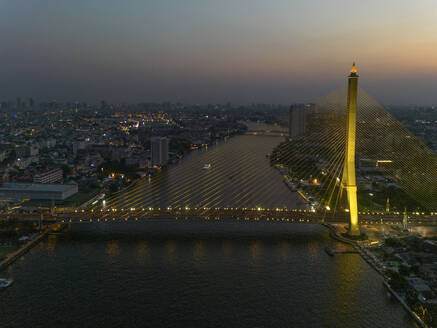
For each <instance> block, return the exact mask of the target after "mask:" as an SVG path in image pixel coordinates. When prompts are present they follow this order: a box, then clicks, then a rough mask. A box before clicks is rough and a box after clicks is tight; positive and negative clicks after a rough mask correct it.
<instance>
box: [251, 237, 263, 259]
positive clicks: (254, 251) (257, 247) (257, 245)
mask: <svg viewBox="0 0 437 328" xmlns="http://www.w3.org/2000/svg"><path fill="white" fill-rule="evenodd" d="M250 253H251V257H252V264H257V263H258V261H259V257H260V253H261V242H260V241H259V240H256V241H254V242H252V243H251V244H250Z"/></svg>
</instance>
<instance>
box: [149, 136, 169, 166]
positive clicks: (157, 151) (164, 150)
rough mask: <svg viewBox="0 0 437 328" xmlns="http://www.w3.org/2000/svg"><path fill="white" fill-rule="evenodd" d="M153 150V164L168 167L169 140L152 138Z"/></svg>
mask: <svg viewBox="0 0 437 328" xmlns="http://www.w3.org/2000/svg"><path fill="white" fill-rule="evenodd" d="M150 145H151V149H152V164H153V165H159V166H163V165H167V162H168V139H167V138H165V137H152V138H151V139H150Z"/></svg>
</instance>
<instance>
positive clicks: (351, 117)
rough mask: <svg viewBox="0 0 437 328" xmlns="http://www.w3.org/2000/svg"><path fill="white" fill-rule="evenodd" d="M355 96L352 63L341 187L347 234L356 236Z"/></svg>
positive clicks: (355, 83)
mask: <svg viewBox="0 0 437 328" xmlns="http://www.w3.org/2000/svg"><path fill="white" fill-rule="evenodd" d="M357 94H358V74H357V68H356V67H355V63H353V65H352V68H351V71H350V74H349V77H348V92H347V122H346V152H345V158H344V169H343V178H342V186H343V188H344V189H346V193H347V201H348V205H349V215H350V222H349V234H350V235H353V236H356V235H359V234H360V227H359V226H358V204H357V183H356V177H355V138H356V129H357V125H356V123H357Z"/></svg>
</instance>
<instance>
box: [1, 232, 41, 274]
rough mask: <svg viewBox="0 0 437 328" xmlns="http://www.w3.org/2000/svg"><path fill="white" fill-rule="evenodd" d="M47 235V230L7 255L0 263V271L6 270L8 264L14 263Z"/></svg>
mask: <svg viewBox="0 0 437 328" xmlns="http://www.w3.org/2000/svg"><path fill="white" fill-rule="evenodd" d="M48 233H49V230H48V229H47V230H45V231H43V232H41V233H40V234H39V235H38V236H37V237H36V238H34V239H32V240H30V241H28V242H27V243H25V244H24V245H23V246H21V247H20V248H19V249H18V250H16V251H15V252H13V253H10V254H8V255H7V256H6V258H5V259H4V260H3V261H1V262H0V271H2V270H4V269H6V268H7V267H8V266H9V265H10V264H12V263H14V262H15V261H16V260H17V259H18V258H19V257H20V256H22V255H23V254H24V253H26V252H27V251H29V250H30V249H31V248H32V247H33V246H35V245H36V244H38V243H39V242H40V241H41V240H42V239H43V238H44V237H46V236H47V234H48Z"/></svg>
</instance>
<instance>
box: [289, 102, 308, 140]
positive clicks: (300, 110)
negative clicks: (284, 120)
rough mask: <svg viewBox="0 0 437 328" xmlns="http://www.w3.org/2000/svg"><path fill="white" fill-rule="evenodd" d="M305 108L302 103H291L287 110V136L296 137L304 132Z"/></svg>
mask: <svg viewBox="0 0 437 328" xmlns="http://www.w3.org/2000/svg"><path fill="white" fill-rule="evenodd" d="M306 117H307V108H306V106H305V105H304V104H296V105H291V107H290V110H289V112H288V136H289V137H290V138H296V137H299V136H302V135H304V134H305V128H306Z"/></svg>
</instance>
